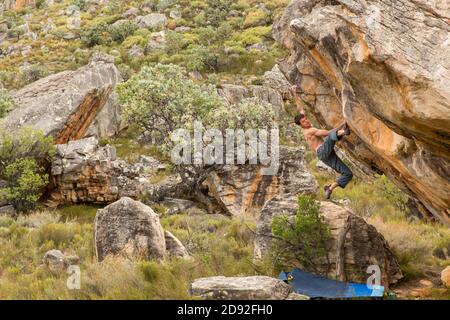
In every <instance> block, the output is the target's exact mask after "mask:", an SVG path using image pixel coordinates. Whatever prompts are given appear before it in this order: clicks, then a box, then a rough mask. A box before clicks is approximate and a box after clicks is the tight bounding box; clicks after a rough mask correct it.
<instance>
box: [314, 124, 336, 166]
mask: <svg viewBox="0 0 450 320" xmlns="http://www.w3.org/2000/svg"><path fill="white" fill-rule="evenodd" d="M339 140H340V137H338V134H337V131H336V130H333V131H331V133H330V134H329V135H328V137H326V138H325V140H324V141H323V144H322V145H321V146H320V147H319V149H317V157H318V158H319V159H320V160H322V161H323V162H326V160H327V159H328V158H330V157H331V155H332V154H333V153H334V146H335V145H336V142H338V141H339Z"/></svg>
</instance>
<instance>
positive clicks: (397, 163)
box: [273, 0, 450, 225]
mask: <svg viewBox="0 0 450 320" xmlns="http://www.w3.org/2000/svg"><path fill="white" fill-rule="evenodd" d="M447 17H448V6H447V7H446V6H444V5H442V1H439V0H430V1H413V0H404V1H401V2H398V1H395V0H387V1H370V2H367V1H353V0H336V1H324V0H306V1H300V0H296V1H293V2H292V3H291V4H290V5H289V7H288V8H287V9H286V10H285V13H284V15H283V16H282V17H281V18H280V19H279V20H278V22H277V23H276V24H275V25H274V28H273V30H274V37H275V38H276V39H277V40H278V41H279V42H280V43H282V44H283V45H284V46H285V47H286V48H288V49H289V50H290V52H291V55H290V57H288V58H287V59H285V60H284V61H282V62H280V64H279V66H280V69H281V71H282V72H283V73H284V74H285V75H286V77H287V78H288V80H289V82H290V83H292V84H294V83H295V84H298V86H299V91H300V93H301V97H302V99H303V100H304V101H306V103H307V105H309V106H310V109H311V111H312V112H313V114H314V115H315V117H316V118H317V120H318V122H319V123H320V124H321V125H323V126H324V127H327V128H332V127H333V126H335V125H336V124H338V123H339V122H340V121H342V120H344V119H345V120H346V121H347V123H348V124H349V125H350V127H351V129H352V131H353V133H354V134H353V135H352V136H351V137H349V139H346V141H345V142H344V143H343V145H344V146H345V148H346V150H347V152H348V153H349V154H350V155H351V156H352V157H353V158H355V159H357V160H358V161H360V162H363V163H366V164H367V165H368V166H369V167H371V168H372V169H373V170H374V171H376V172H378V173H381V172H382V173H385V174H386V175H387V176H389V177H390V178H391V179H392V180H393V181H394V182H395V183H396V184H397V185H398V186H399V187H401V188H402V189H403V190H404V191H406V192H408V193H409V195H410V196H411V197H412V198H413V199H414V202H415V203H416V205H417V207H418V209H419V210H420V212H422V214H423V216H430V217H434V218H435V219H437V220H440V221H441V222H443V223H445V224H447V225H450V211H449V209H448V208H449V207H450V194H449V192H448V191H447V189H448V185H449V181H450V178H449V177H450V171H449V166H448V162H449V159H450V138H449V137H450V126H449V125H448V124H449V123H450V60H449V59H448V52H449V45H450V42H449V31H450V25H449V24H448V19H447Z"/></svg>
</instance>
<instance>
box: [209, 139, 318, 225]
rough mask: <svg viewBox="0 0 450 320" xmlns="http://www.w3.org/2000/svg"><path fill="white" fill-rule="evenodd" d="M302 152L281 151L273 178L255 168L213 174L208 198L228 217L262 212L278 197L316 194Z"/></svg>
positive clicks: (315, 187) (210, 179)
mask: <svg viewBox="0 0 450 320" xmlns="http://www.w3.org/2000/svg"><path fill="white" fill-rule="evenodd" d="M304 151H305V150H304V149H303V148H295V147H282V148H280V167H279V169H278V172H277V174H276V175H263V174H262V172H261V170H262V168H261V167H259V166H256V165H246V166H229V167H227V168H225V170H223V171H221V172H220V173H214V174H212V175H210V177H209V178H208V179H207V181H206V184H207V185H208V188H209V193H210V194H211V196H212V197H213V198H214V199H215V200H216V201H217V202H218V203H219V204H220V206H221V208H222V209H223V210H224V212H225V213H227V214H228V215H230V216H239V215H243V214H244V213H245V212H247V211H248V210H250V209H251V208H261V207H262V206H263V205H264V204H265V203H266V202H267V201H269V200H271V199H273V198H274V197H276V196H277V195H279V194H284V195H285V194H298V193H305V194H317V193H318V192H319V186H318V184H317V181H316V179H315V178H314V176H313V175H311V173H309V171H308V170H307V168H306V164H305V161H304V159H303V153H304Z"/></svg>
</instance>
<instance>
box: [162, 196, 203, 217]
mask: <svg viewBox="0 0 450 320" xmlns="http://www.w3.org/2000/svg"><path fill="white" fill-rule="evenodd" d="M161 204H162V205H163V206H164V207H166V208H167V212H166V213H167V214H168V215H174V214H178V213H180V212H182V211H186V210H187V209H190V208H194V207H195V206H196V205H195V203H194V202H192V201H190V200H184V199H176V198H165V199H164V201H162V202H161Z"/></svg>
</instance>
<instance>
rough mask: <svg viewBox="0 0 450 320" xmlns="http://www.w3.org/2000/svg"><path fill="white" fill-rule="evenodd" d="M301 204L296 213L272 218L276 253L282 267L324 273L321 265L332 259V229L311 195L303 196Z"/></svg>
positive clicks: (299, 201)
mask: <svg viewBox="0 0 450 320" xmlns="http://www.w3.org/2000/svg"><path fill="white" fill-rule="evenodd" d="M297 204H298V209H297V213H296V215H295V216H293V217H290V216H287V215H280V216H276V217H274V218H273V220H272V233H273V235H274V240H273V246H272V255H273V257H274V259H275V264H276V265H278V266H280V267H294V266H297V267H298V266H300V267H304V268H305V269H306V270H312V271H314V272H317V273H320V268H319V266H320V265H321V264H322V263H323V260H324V259H325V258H328V257H327V254H328V250H329V241H330V239H331V232H330V229H329V227H328V226H327V224H326V222H325V220H324V217H323V216H322V215H321V214H320V212H319V204H318V203H317V202H316V201H315V200H314V199H313V198H312V197H311V196H307V195H299V196H298V199H297Z"/></svg>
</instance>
